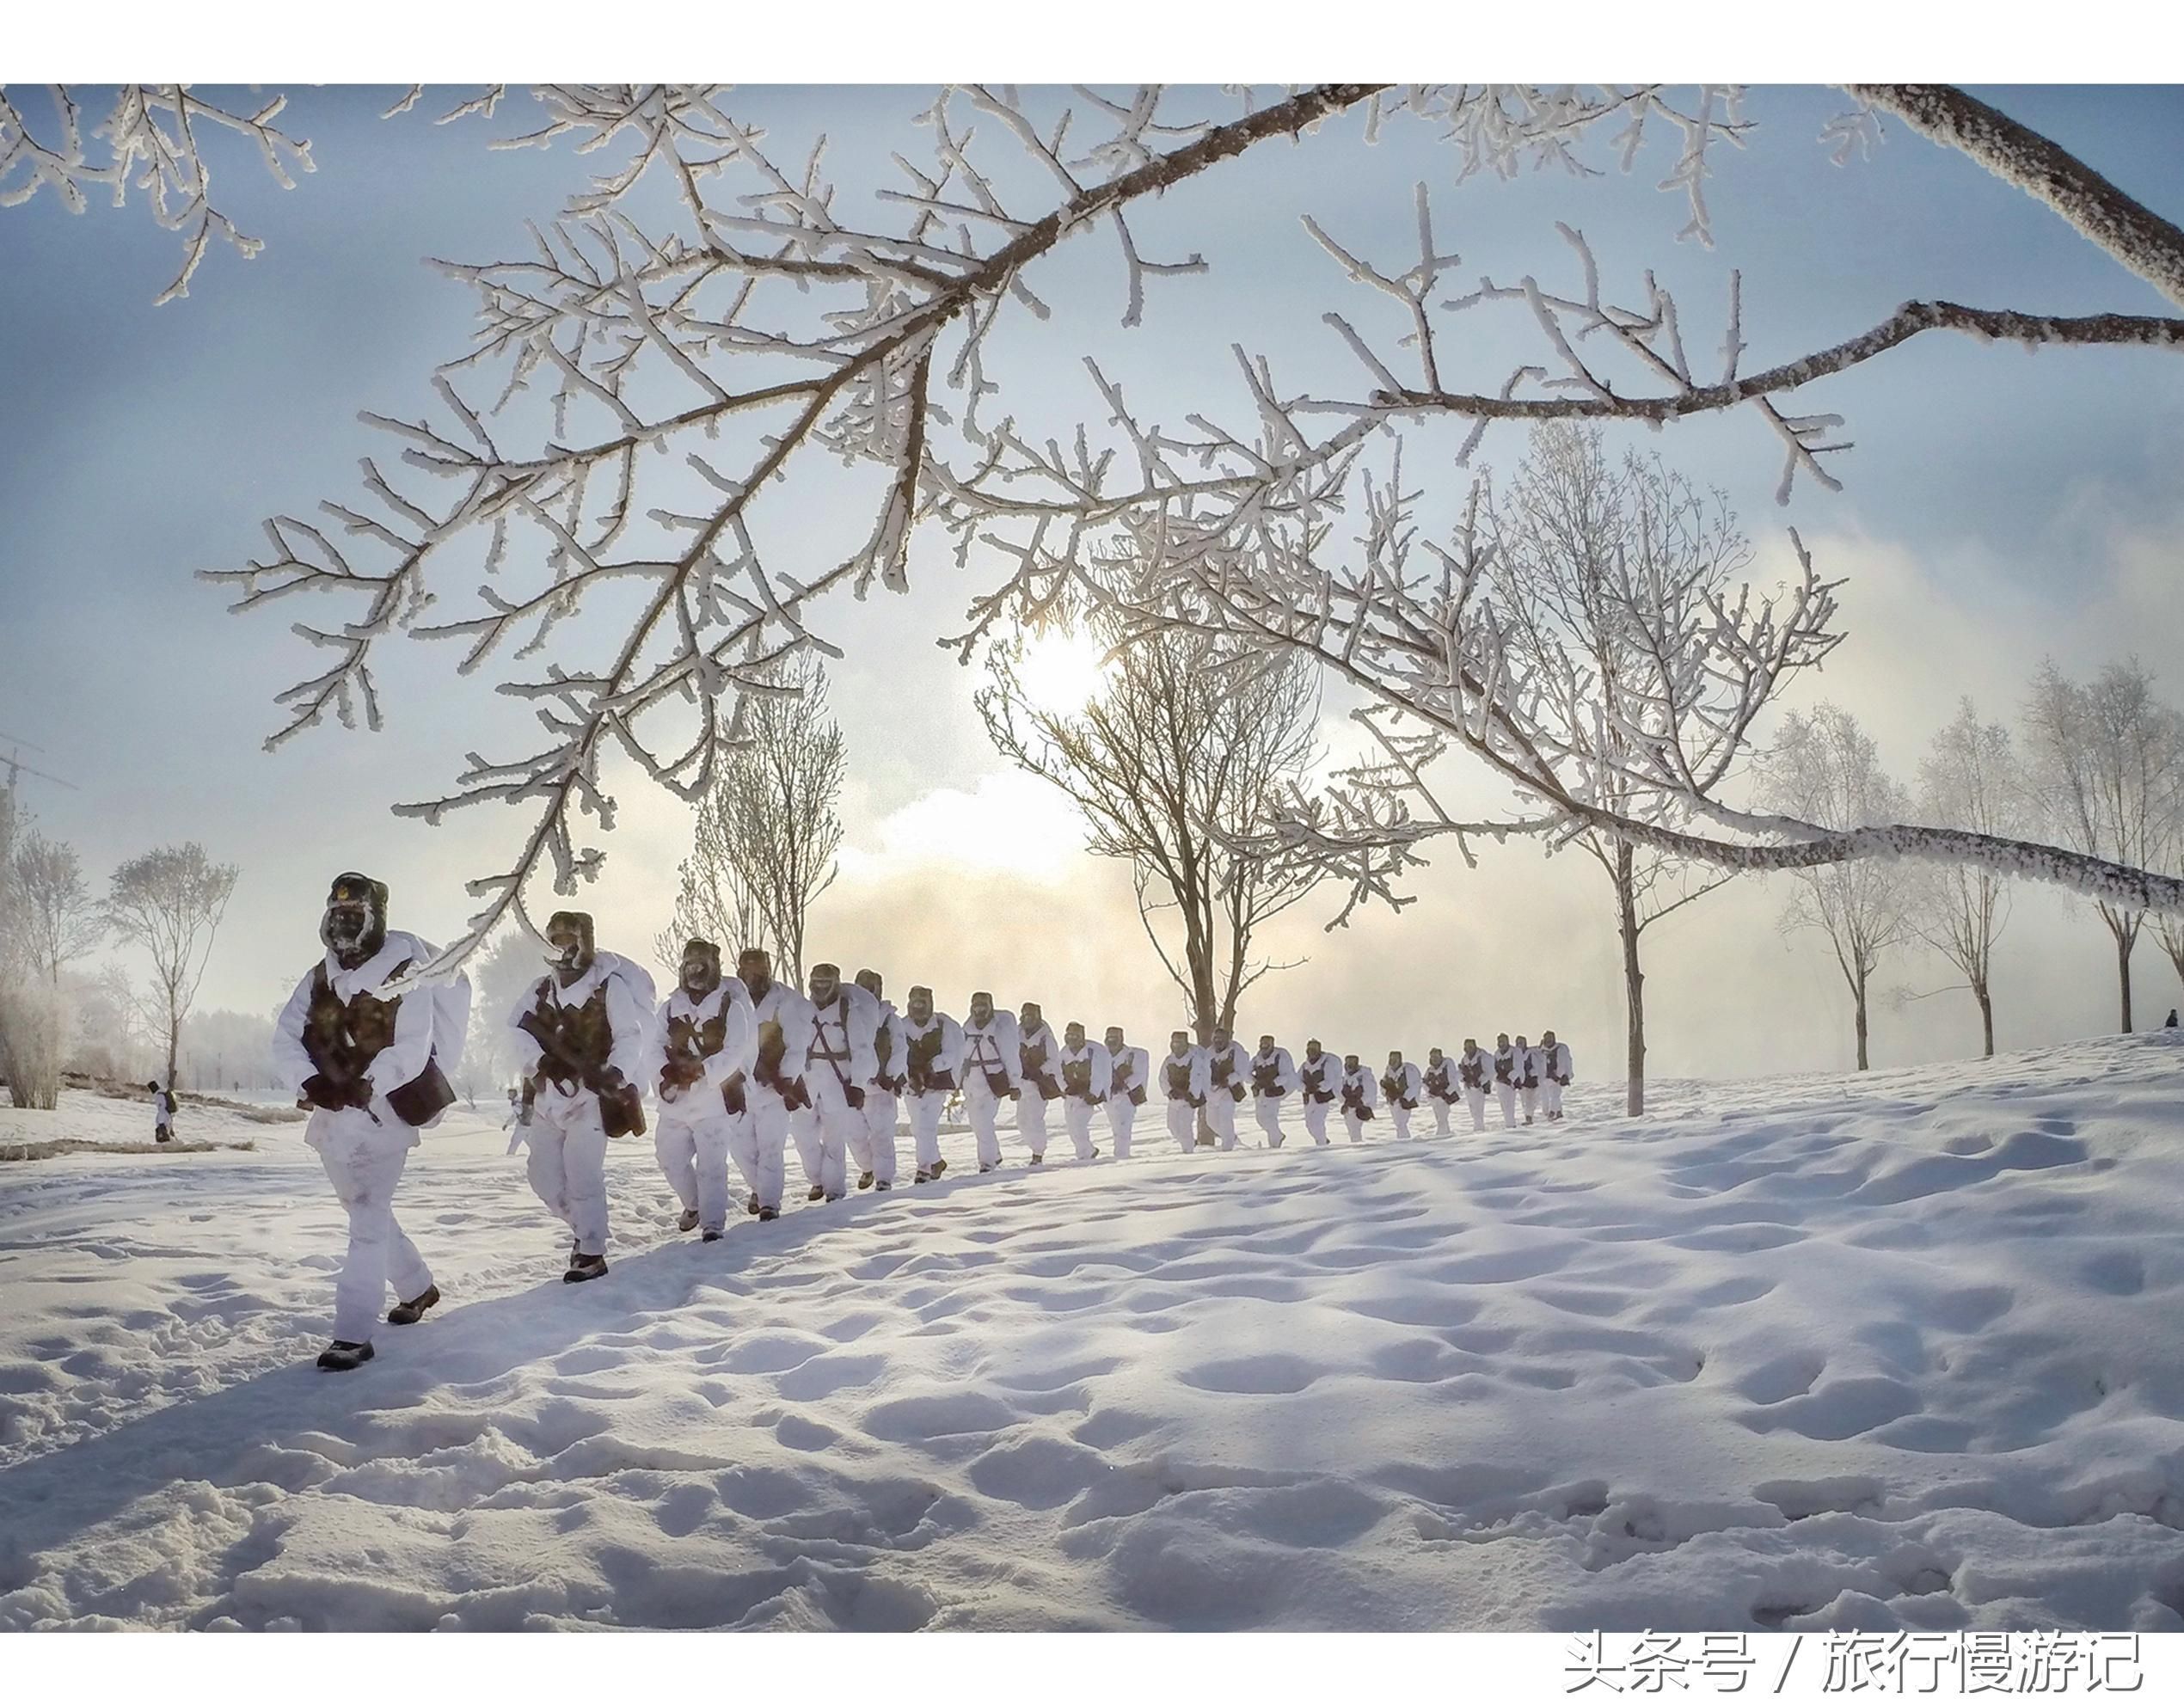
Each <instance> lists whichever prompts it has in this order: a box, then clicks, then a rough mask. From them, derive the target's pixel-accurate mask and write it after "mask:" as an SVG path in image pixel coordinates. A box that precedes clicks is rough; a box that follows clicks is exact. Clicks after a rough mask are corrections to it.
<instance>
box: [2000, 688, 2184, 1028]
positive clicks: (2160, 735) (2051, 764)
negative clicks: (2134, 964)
mask: <svg viewBox="0 0 2184 1699" xmlns="http://www.w3.org/2000/svg"><path fill="white" fill-rule="evenodd" d="M2025 741H2026V744H2027V745H2028V749H2029V750H2030V751H2031V755H2032V758H2033V776H2034V784H2035V787H2036V788H2037V792H2038V795H2039V799H2040V807H2041V810H2042V812H2043V813H2044V814H2045V815H2046V821H2047V826H2048V830H2049V831H2052V832H2053V833H2054V834H2055V835H2056V837H2058V840H2059V841H2061V842H2063V843H2068V844H2069V845H2071V847H2072V848H2073V849H2081V850H2083V851H2084V852H2085V853H2086V854H2087V855H2089V856H2102V857H2106V858H2107V859H2109V860H2112V861H2118V862H2129V863H2131V864H2132V866H2134V867H2146V868H2153V867H2162V866H2166V865H2168V864H2169V862H2170V860H2171V855H2170V846H2171V845H2172V844H2173V843H2174V842H2175V837H2176V832H2177V830H2178V827H2177V819H2178V813H2179V809H2180V807H2184V715H2179V714H2178V713H2177V711H2176V710H2175V708H2170V707H2169V706H2168V705H2167V704H2166V703H2163V702H2160V701H2158V700H2156V697H2155V696H2154V681H2153V678H2152V677H2151V675H2150V674H2149V673H2148V672H2147V671H2146V669H2145V668H2144V666H2142V665H2140V664H2139V662H2138V657H2137V656H2136V655H2134V656H2132V658H2131V659H2129V660H2127V661H2113V662H2111V663H2110V664H2109V665H2107V666H2104V667H2102V668H2101V672H2100V673H2099V674H2098V675H2097V676H2096V677H2095V678H2094V680H2093V682H2092V683H2091V684H2078V683H2077V682H2076V681H2075V680H2072V679H2070V678H2064V676H2063V674H2062V673H2060V672H2058V671H2057V670H2056V667H2055V663H2054V662H2053V661H2052V660H2051V661H2047V662H2045V663H2043V664H2042V665H2041V667H2040V671H2039V672H2037V673H2036V674H2034V678H2033V685H2032V691H2031V694H2030V696H2028V698H2027V701H2026V703H2025ZM2094 907H2095V910H2096V911H2098V912H2099V914H2100V916H2101V923H2102V924H2103V925H2105V926H2106V927H2107V929H2108V935H2109V936H2110V937H2111V938H2113V940H2114V941H2115V946H2116V982H2117V988H2118V994H2119V996H2120V999H2121V1006H2122V1021H2123V1030H2124V1031H2125V1032H2126V1033H2127V1032H2129V1031H2131V1029H2132V1027H2131V953H2132V950H2133V949H2135V948H2137V947H2138V934H2139V930H2140V929H2141V928H2143V927H2144V925H2145V923H2146V911H2147V910H2148V908H2149V907H2150V905H2149V904H2146V903H2144V902H2137V901H2132V900H2130V899H2129V897H2128V896H2127V895H2125V896H2117V895H2104V896H2096V897H2095V901H2094Z"/></svg>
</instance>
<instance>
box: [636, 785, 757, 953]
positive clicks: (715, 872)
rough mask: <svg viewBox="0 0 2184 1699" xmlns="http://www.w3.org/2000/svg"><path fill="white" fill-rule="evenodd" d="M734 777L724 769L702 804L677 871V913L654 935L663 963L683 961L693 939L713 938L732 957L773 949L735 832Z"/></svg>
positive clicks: (755, 890) (698, 809) (657, 951)
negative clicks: (687, 850)
mask: <svg viewBox="0 0 2184 1699" xmlns="http://www.w3.org/2000/svg"><path fill="white" fill-rule="evenodd" d="M733 782H734V780H733V776H732V775H731V774H728V773H723V774H722V775H721V776H720V777H719V778H717V779H715V781H714V786H713V788H712V789H711V790H710V791H709V792H707V793H706V796H705V800H703V801H702V802H700V803H699V804H698V806H697V808H696V816H697V818H696V831H695V833H694V836H693V837H692V841H691V843H690V854H689V855H688V856H684V858H683V861H682V862H681V865H680V866H679V867H678V868H677V870H676V871H677V877H678V881H679V882H678V886H677V888H676V892H675V917H674V918H673V919H672V920H671V921H669V922H668V923H667V926H666V929H665V930H663V931H661V932H659V934H657V935H655V936H654V937H653V954H655V955H656V956H657V957H658V958H659V960H661V961H662V962H677V961H680V960H682V956H683V946H684V945H685V944H687V943H688V942H690V940H691V939H693V938H709V939H710V940H712V941H713V942H715V943H716V944H718V945H719V946H720V947H721V948H722V949H723V950H725V951H726V952H727V953H728V954H729V955H730V956H731V957H733V955H734V954H735V953H736V952H737V951H738V950H745V949H759V950H766V951H769V952H770V951H771V950H772V949H773V948H774V941H773V934H772V933H771V932H770V931H769V930H768V929H767V927H766V916H765V911H764V909H763V908H762V907H761V906H760V905H759V902H758V887H757V886H755V885H754V884H752V881H751V880H749V879H747V878H745V875H744V871H743V864H742V862H740V861H739V859H738V856H739V852H740V845H739V842H738V841H737V840H736V839H734V838H732V837H731V836H730V825H731V821H730V819H729V818H728V817H729V816H730V815H731V814H732V813H733V804H732V803H731V802H730V800H729V796H730V789H729V787H730V786H731V785H732V784H733Z"/></svg>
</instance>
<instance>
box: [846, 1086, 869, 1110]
mask: <svg viewBox="0 0 2184 1699" xmlns="http://www.w3.org/2000/svg"><path fill="white" fill-rule="evenodd" d="M842 1095H843V1096H844V1098H845V1099H846V1100H847V1101H848V1102H849V1105H850V1107H851V1108H852V1109H862V1108H863V1107H864V1088H863V1087H862V1086H861V1085H845V1086H844V1087H843V1088H842Z"/></svg>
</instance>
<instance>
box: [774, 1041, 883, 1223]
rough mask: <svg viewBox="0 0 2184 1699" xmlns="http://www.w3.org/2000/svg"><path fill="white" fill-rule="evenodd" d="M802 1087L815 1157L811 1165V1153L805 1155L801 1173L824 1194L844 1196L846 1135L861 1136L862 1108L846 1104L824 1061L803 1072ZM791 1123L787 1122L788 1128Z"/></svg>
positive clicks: (846, 1190) (843, 1090)
mask: <svg viewBox="0 0 2184 1699" xmlns="http://www.w3.org/2000/svg"><path fill="white" fill-rule="evenodd" d="M804 1089H805V1090H807V1091H808V1092H809V1093H811V1095H812V1107H811V1108H810V1109H809V1110H807V1112H805V1113H807V1115H808V1116H809V1118H810V1120H811V1124H812V1126H813V1131H814V1133H815V1135H816V1137H815V1139H814V1145H815V1154H816V1156H817V1159H818V1160H817V1164H816V1167H814V1164H813V1157H812V1156H811V1155H806V1156H805V1160H804V1172H805V1173H807V1174H808V1175H812V1184H813V1185H814V1186H816V1187H819V1189H820V1191H821V1192H823V1193H825V1195H826V1196H827V1197H829V1198H840V1197H845V1196H847V1195H848V1193H849V1190H850V1182H849V1167H850V1134H851V1132H853V1131H854V1132H855V1133H856V1136H857V1137H858V1138H863V1137H864V1135H865V1132H866V1127H865V1124H864V1110H863V1108H862V1107H861V1106H860V1107H851V1106H850V1099H849V1095H848V1091H847V1089H846V1088H845V1087H844V1085H843V1083H842V1082H841V1081H840V1080H837V1078H835V1077H834V1070H832V1069H831V1068H829V1067H827V1066H825V1064H820V1065H819V1066H818V1067H815V1068H813V1070H812V1071H811V1072H810V1073H808V1074H807V1075H805V1076H804ZM794 1125H795V1123H794V1122H793V1121H792V1122H791V1123H790V1126H792V1127H793V1126H794ZM800 1154H802V1151H801V1144H800Z"/></svg>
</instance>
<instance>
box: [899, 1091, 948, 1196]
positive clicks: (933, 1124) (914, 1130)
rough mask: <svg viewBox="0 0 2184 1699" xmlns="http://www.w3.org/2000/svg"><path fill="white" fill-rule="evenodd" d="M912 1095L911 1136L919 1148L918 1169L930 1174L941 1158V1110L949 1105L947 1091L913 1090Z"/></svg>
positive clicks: (913, 1142) (919, 1171)
mask: <svg viewBox="0 0 2184 1699" xmlns="http://www.w3.org/2000/svg"><path fill="white" fill-rule="evenodd" d="M909 1096H910V1136H911V1143H912V1144H914V1145H915V1146H916V1147H917V1171H918V1173H920V1174H928V1175H929V1174H930V1173H932V1171H933V1164H934V1163H935V1162H938V1161H940V1159H941V1112H942V1110H943V1109H945V1108H947V1107H948V1094H947V1093H946V1092H945V1091H913V1092H911V1093H910V1094H909Z"/></svg>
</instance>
